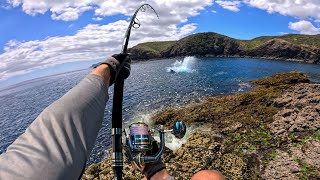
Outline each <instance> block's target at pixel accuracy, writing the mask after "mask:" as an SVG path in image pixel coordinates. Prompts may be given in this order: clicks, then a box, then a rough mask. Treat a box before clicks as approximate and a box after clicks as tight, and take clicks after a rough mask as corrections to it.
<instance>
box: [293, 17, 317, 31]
mask: <svg viewBox="0 0 320 180" xmlns="http://www.w3.org/2000/svg"><path fill="white" fill-rule="evenodd" d="M289 28H290V29H292V30H295V31H299V33H301V34H320V28H316V27H315V26H314V25H313V24H312V23H311V22H310V21H305V20H301V21H298V22H294V23H293V22H290V23H289Z"/></svg>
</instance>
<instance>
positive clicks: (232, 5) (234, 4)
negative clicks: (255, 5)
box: [216, 0, 241, 12]
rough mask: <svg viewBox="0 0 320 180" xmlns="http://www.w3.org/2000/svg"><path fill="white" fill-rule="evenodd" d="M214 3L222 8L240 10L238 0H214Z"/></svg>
mask: <svg viewBox="0 0 320 180" xmlns="http://www.w3.org/2000/svg"><path fill="white" fill-rule="evenodd" d="M216 3H217V4H218V5H219V6H221V7H222V8H224V9H227V10H230V11H233V12H238V11H240V9H239V7H240V5H241V2H240V1H220V0H219V1H216Z"/></svg>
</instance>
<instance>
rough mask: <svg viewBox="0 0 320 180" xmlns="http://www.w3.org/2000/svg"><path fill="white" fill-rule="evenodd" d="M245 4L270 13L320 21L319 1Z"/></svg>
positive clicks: (255, 0) (272, 0)
mask: <svg viewBox="0 0 320 180" xmlns="http://www.w3.org/2000/svg"><path fill="white" fill-rule="evenodd" d="M244 2H245V3H246V4H248V5H250V6H253V7H256V8H259V9H263V10H266V11H268V12H269V13H280V14H282V15H287V16H293V17H298V18H300V19H305V18H307V17H312V18H314V19H316V20H320V1H319V0H244Z"/></svg>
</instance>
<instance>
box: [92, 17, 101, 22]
mask: <svg viewBox="0 0 320 180" xmlns="http://www.w3.org/2000/svg"><path fill="white" fill-rule="evenodd" d="M92 20H94V21H102V20H103V18H102V17H93V18H92Z"/></svg>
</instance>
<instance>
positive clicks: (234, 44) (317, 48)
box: [129, 32, 320, 64]
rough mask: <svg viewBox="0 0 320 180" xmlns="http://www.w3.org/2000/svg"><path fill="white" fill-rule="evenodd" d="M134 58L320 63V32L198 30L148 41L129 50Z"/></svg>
mask: <svg viewBox="0 0 320 180" xmlns="http://www.w3.org/2000/svg"><path fill="white" fill-rule="evenodd" d="M129 52H130V53H132V58H133V59H134V60H148V59H155V58H170V57H179V56H199V57H204V56H213V57H215V56H225V57H229V56H230V57H262V58H270V59H283V60H295V61H303V62H308V63H315V64H319V63H320V35H298V34H289V35H283V36H262V37H258V38H255V39H252V40H238V39H233V38H230V37H228V36H224V35H221V34H217V33H212V32H208V33H198V34H193V35H190V36H187V37H185V38H183V39H180V40H179V41H163V42H147V43H141V44H138V45H137V46H134V47H133V48H130V49H129Z"/></svg>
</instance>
